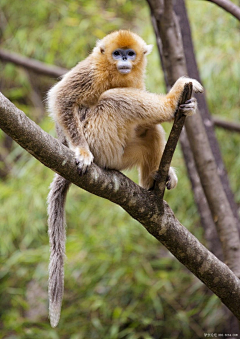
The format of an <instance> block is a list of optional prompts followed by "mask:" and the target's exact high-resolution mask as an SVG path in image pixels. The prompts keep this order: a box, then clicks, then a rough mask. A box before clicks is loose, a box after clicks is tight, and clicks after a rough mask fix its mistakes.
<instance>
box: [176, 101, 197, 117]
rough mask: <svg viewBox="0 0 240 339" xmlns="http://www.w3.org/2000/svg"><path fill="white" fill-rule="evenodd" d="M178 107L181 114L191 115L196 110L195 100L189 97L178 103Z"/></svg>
mask: <svg viewBox="0 0 240 339" xmlns="http://www.w3.org/2000/svg"><path fill="white" fill-rule="evenodd" d="M179 109H180V112H181V113H182V114H184V115H186V116H191V115H193V114H195V113H196V111H197V100H196V99H195V98H191V99H189V100H187V101H186V102H185V103H184V104H181V105H179Z"/></svg>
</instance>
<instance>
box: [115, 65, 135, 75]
mask: <svg viewBox="0 0 240 339" xmlns="http://www.w3.org/2000/svg"><path fill="white" fill-rule="evenodd" d="M131 70H132V67H130V66H119V67H118V72H119V73H121V74H128V73H130V72H131Z"/></svg>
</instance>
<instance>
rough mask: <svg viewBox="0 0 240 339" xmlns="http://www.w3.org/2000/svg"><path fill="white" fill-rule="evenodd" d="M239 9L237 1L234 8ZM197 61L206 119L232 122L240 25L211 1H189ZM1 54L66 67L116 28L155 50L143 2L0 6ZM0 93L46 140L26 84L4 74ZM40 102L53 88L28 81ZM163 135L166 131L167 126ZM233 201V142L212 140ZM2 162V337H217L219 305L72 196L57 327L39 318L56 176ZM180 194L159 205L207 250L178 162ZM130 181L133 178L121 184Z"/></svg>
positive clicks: (19, 75) (146, 238)
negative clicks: (49, 205) (4, 171)
mask: <svg viewBox="0 0 240 339" xmlns="http://www.w3.org/2000/svg"><path fill="white" fill-rule="evenodd" d="M236 3H237V1H236ZM187 5H188V10H189V15H190V19H191V25H192V30H193V32H192V33H193V38H194V42H195V48H196V56H197V59H198V62H199V67H200V71H201V77H202V80H203V84H204V87H205V89H206V95H207V97H208V103H209V108H210V110H211V112H212V114H217V115H218V116H221V117H223V118H225V119H227V120H232V121H239V106H240V95H239V82H240V66H239V43H240V38H239V37H240V34H239V30H240V26H239V23H238V22H237V20H235V19H234V18H232V17H231V16H230V15H229V14H227V13H226V12H224V11H223V10H221V9H219V8H217V7H216V6H214V5H212V4H209V3H207V2H201V1H190V0H189V1H187ZM0 9H1V14H0V23H1V24H0V41H1V47H2V48H5V49H8V50H10V51H12V52H16V53H19V54H22V55H25V56H28V57H31V58H35V59H38V60H41V61H43V62H46V63H49V64H56V65H59V66H62V67H67V68H70V67H72V66H74V65H75V64H76V63H77V62H78V61H79V60H82V59H83V58H85V57H86V56H87V55H88V53H89V52H90V51H91V49H92V48H93V46H94V44H95V41H96V39H101V38H102V37H103V36H105V35H106V34H107V33H109V32H110V31H113V30H116V29H119V28H124V29H129V28H130V29H131V30H133V31H135V32H137V33H138V34H140V35H141V36H142V37H143V38H144V39H145V40H146V41H147V42H148V43H153V44H154V43H155V40H154V34H153V30H152V28H151V22H150V16H149V10H148V8H147V6H146V3H145V2H144V1H143V0H137V1H135V2H134V1H127V0H117V1H113V0H108V1H103V0H102V1H100V0H98V1H92V0H88V1H86V0H80V1H76V0H68V1H63V0H54V1H53V0H51V1H50V0H48V1H47V0H39V1H37V2H34V5H33V2H32V1H30V0H24V1H18V0H11V1H9V0H1V3H0ZM0 70H1V80H0V86H1V91H2V92H3V93H4V94H5V95H6V96H7V97H8V98H9V99H10V100H12V101H13V102H14V103H15V104H16V105H17V106H18V107H19V108H21V109H22V110H23V111H24V112H25V113H26V114H28V116H30V117H31V118H32V119H34V120H37V121H38V122H39V124H40V126H41V127H42V128H43V129H44V130H46V131H48V132H49V133H51V134H52V135H54V126H53V122H52V121H51V120H50V118H49V117H48V116H47V114H45V115H43V116H41V115H40V116H39V108H37V107H35V106H34V101H33V99H32V89H31V84H30V82H29V74H28V73H27V72H26V71H25V70H23V69H20V68H18V67H15V66H14V65H12V64H3V63H1V64H0ZM34 79H35V82H36V83H37V87H38V90H39V92H40V93H41V94H42V95H43V97H45V93H46V91H47V90H48V88H49V87H50V86H51V85H52V84H53V83H54V82H53V81H52V80H49V79H46V78H45V77H43V76H34ZM146 83H147V88H148V90H150V91H154V92H163V91H164V86H163V77H162V73H161V69H160V63H159V58H158V54H157V48H156V47H155V48H154V51H153V53H152V54H151V55H150V56H149V64H148V72H147V81H146ZM165 127H166V129H167V130H169V125H166V126H165ZM216 132H217V137H218V140H219V142H220V147H221V150H222V152H223V157H224V160H225V163H226V167H227V170H228V172H229V177H230V181H231V185H232V188H233V191H234V193H235V195H236V199H237V202H238V204H239V203H240V190H239V189H238V187H239V186H240V175H239V170H238V169H239V165H240V155H239V143H240V137H239V135H237V134H234V133H229V132H227V131H223V130H217V131H216ZM5 146H6V137H5V136H4V134H3V133H2V132H1V134H0V155H1V158H4V163H5V165H4V163H3V162H2V163H0V164H1V165H0V169H1V168H3V167H4V166H6V165H7V168H8V175H7V176H5V177H3V178H2V179H1V181H0V255H1V256H0V263H1V267H0V337H1V338H11V339H19V338H53V339H55V338H56V339H57V338H66V339H67V338H70V339H91V338H100V339H118V338H119V339H120V338H127V339H140V338H144V339H150V338H202V337H204V333H205V332H209V333H210V332H217V333H221V331H222V326H223V324H224V321H223V319H224V314H223V310H222V308H221V303H220V301H219V300H218V299H217V298H216V297H215V296H212V295H211V294H210V292H209V291H207V290H206V288H205V287H204V286H203V285H202V284H201V282H200V281H198V280H197V279H196V278H195V277H194V276H193V275H192V274H189V272H188V271H187V270H186V269H185V268H184V267H183V266H182V265H181V264H180V263H178V261H177V260H176V259H175V258H174V257H173V256H172V255H171V254H169V253H168V252H167V251H166V250H165V249H164V247H163V246H162V245H161V244H159V243H158V242H157V241H156V240H155V239H154V238H152V237H151V236H150V235H149V234H148V233H147V232H146V231H145V229H144V228H143V227H142V226H141V225H139V224H138V223H137V222H135V221H133V220H132V219H131V218H130V217H129V216H128V215H127V214H126V213H125V212H124V211H123V210H122V209H121V208H119V207H118V206H115V205H113V204H112V203H110V202H109V201H106V200H103V199H100V198H98V197H95V196H93V195H90V194H89V193H87V192H84V191H82V190H79V189H77V188H75V187H72V188H71V190H70V193H69V196H68V200H67V206H66V213H67V225H68V227H67V248H66V251H67V260H66V266H65V272H66V276H65V295H64V301H63V308H62V316H61V321H60V324H59V326H58V327H57V328H56V329H52V328H51V327H50V325H49V321H48V315H47V307H48V306H47V279H48V273H47V269H48V258H49V245H48V237H47V214H46V196H47V194H48V187H49V184H50V182H51V180H52V178H53V173H52V172H51V171H50V170H49V169H47V168H44V166H43V165H41V164H40V163H38V162H37V161H36V160H35V159H34V158H32V157H31V156H30V155H29V154H27V153H26V152H25V151H23V150H22V149H21V148H20V147H19V146H17V145H16V144H14V145H12V146H11V147H10V148H7V150H6V147H5ZM174 166H175V167H176V168H177V170H178V176H179V185H178V187H177V188H176V190H175V191H173V192H170V193H167V194H166V197H165V198H166V200H167V201H168V203H169V204H170V206H171V207H172V209H173V211H174V212H175V214H176V216H177V217H178V219H179V220H180V221H181V222H182V223H183V225H185V226H186V227H187V228H189V230H190V231H192V232H193V233H194V235H195V236H196V237H197V238H199V239H200V240H201V241H202V242H203V243H204V235H203V231H202V229H201V226H200V223H199V217H198V215H197V210H196V207H195V205H194V202H193V197H192V192H191V187H190V184H189V181H188V178H187V174H186V171H185V167H184V162H183V159H182V156H181V152H180V150H179V149H178V150H177V152H176V154H175V156H174ZM127 175H129V176H130V177H131V178H133V179H134V180H137V173H136V172H135V171H132V172H130V173H127Z"/></svg>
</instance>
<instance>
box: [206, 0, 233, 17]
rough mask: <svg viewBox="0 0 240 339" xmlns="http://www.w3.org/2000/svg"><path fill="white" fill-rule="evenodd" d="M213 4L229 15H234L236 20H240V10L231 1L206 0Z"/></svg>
mask: <svg viewBox="0 0 240 339" xmlns="http://www.w3.org/2000/svg"><path fill="white" fill-rule="evenodd" d="M206 1H208V2H212V3H214V4H216V5H217V6H219V7H221V8H223V9H225V11H227V12H228V13H230V14H232V15H233V16H234V17H235V18H236V19H238V20H240V8H239V7H238V6H237V5H235V4H234V3H233V2H232V1H229V0H206Z"/></svg>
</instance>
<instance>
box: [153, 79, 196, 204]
mask: <svg viewBox="0 0 240 339" xmlns="http://www.w3.org/2000/svg"><path fill="white" fill-rule="evenodd" d="M191 96H192V83H188V84H186V85H185V86H184V90H183V94H182V98H181V100H180V102H179V105H181V104H184V103H185V102H186V101H187V100H189V99H190V98H191ZM185 118H186V116H185V115H183V114H182V112H181V109H180V108H178V111H177V113H176V115H175V119H174V123H173V126H172V129H171V132H170V135H169V138H168V141H167V144H166V146H165V149H164V152H163V155H162V159H161V162H160V165H159V170H158V173H157V177H156V183H157V185H155V187H154V190H155V192H156V194H157V195H158V196H159V198H160V199H163V196H164V192H165V187H166V182H167V177H168V172H169V168H170V164H171V161H172V157H173V154H174V151H175V149H176V146H177V142H178V139H179V137H180V134H181V131H182V128H183V125H184V122H185Z"/></svg>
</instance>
